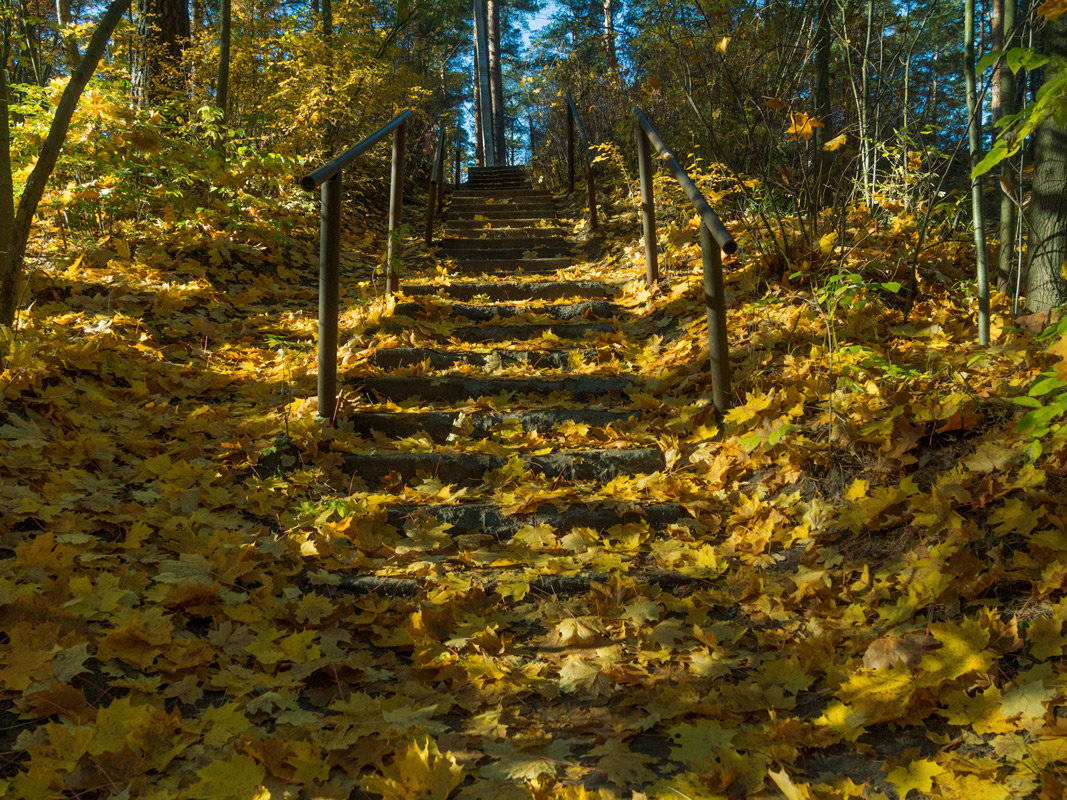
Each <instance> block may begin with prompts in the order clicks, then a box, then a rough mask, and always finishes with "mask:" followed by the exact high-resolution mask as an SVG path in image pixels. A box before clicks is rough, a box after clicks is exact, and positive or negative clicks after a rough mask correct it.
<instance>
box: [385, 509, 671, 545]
mask: <svg viewBox="0 0 1067 800" xmlns="http://www.w3.org/2000/svg"><path fill="white" fill-rule="evenodd" d="M388 519H389V523H390V524H391V525H395V526H396V527H397V528H403V527H404V525H405V524H408V523H410V522H412V521H415V522H419V521H421V520H430V519H432V520H436V521H437V522H438V523H445V524H448V525H451V526H452V529H453V531H454V532H466V531H477V532H480V533H487V534H490V535H493V536H496V537H497V538H499V539H506V538H509V537H511V536H512V535H514V534H515V532H516V531H518V530H519V529H520V528H523V527H526V526H527V525H549V526H550V527H551V528H552V529H553V530H556V531H565V530H570V529H571V528H592V529H594V530H606V529H608V528H610V527H611V526H612V525H618V524H620V523H626V522H640V521H642V520H643V521H645V522H647V523H648V524H649V525H650V526H651V527H653V528H663V527H666V526H667V525H669V524H671V523H672V522H677V521H679V520H681V519H691V517H690V515H689V512H688V511H686V509H685V508H684V507H683V506H682V505H680V504H678V503H648V504H643V505H637V504H633V503H612V504H607V505H605V504H598V505H572V506H568V507H566V508H564V509H558V508H556V507H555V506H554V505H543V506H541V507H540V508H538V509H537V510H536V511H534V512H532V513H528V514H505V513H504V512H503V511H502V510H501V509H500V506H498V505H496V504H495V503H461V504H458V505H431V506H394V507H393V508H390V509H389V517H388Z"/></svg>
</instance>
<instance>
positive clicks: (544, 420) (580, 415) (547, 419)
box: [344, 408, 641, 442]
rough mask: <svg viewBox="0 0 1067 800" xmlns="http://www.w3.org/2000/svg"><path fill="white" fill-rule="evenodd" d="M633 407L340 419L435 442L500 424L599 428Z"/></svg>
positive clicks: (632, 412) (630, 413)
mask: <svg viewBox="0 0 1067 800" xmlns="http://www.w3.org/2000/svg"><path fill="white" fill-rule="evenodd" d="M640 416H641V412H640V411H639V410H637V409H622V410H609V409H605V408H544V409H532V410H530V411H518V412H514V413H508V414H495V413H469V412H467V411H398V412H385V411H360V412H355V413H352V414H349V415H348V416H346V417H345V418H344V420H345V423H346V425H351V426H352V429H353V430H355V431H356V433H359V434H360V435H362V436H368V437H369V436H373V435H374V432H375V431H378V432H380V433H383V434H385V435H387V436H392V437H394V438H398V439H399V438H404V437H407V436H415V435H417V434H420V433H425V434H426V435H428V436H429V437H430V438H431V439H433V440H434V441H438V442H443V441H445V440H446V439H447V438H448V437H449V436H451V435H452V434H453V433H457V432H458V433H461V434H462V435H463V436H466V437H468V438H471V439H484V438H486V437H488V436H490V435H491V434H492V433H494V432H495V431H497V430H499V429H500V428H501V426H504V425H509V424H514V423H516V422H517V423H518V424H519V425H520V426H522V429H523V430H525V431H535V430H536V431H541V432H546V431H551V430H554V429H555V428H558V427H559V426H560V425H564V424H566V423H573V424H577V425H588V426H590V427H593V428H602V427H604V426H605V425H610V424H612V423H621V422H626V421H628V420H632V419H637V418H639V417H640Z"/></svg>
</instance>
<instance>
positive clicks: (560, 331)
mask: <svg viewBox="0 0 1067 800" xmlns="http://www.w3.org/2000/svg"><path fill="white" fill-rule="evenodd" d="M614 332H615V325H614V324H612V323H609V322H585V323H580V324H579V323H560V324H552V323H536V322H531V323H527V324H517V325H493V324H483V325H480V326H478V325H467V326H463V327H459V328H453V329H452V332H451V336H452V337H453V338H454V339H457V340H459V341H461V342H522V341H530V340H532V339H540V338H541V337H543V336H545V335H549V334H550V335H552V336H555V337H556V338H557V339H585V338H587V337H590V336H596V335H598V334H607V333H614Z"/></svg>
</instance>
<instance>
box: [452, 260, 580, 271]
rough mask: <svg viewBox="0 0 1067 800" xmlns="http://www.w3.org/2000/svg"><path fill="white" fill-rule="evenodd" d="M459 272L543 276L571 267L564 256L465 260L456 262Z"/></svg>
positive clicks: (569, 261)
mask: <svg viewBox="0 0 1067 800" xmlns="http://www.w3.org/2000/svg"><path fill="white" fill-rule="evenodd" d="M456 265H457V266H458V267H459V270H460V272H467V273H477V272H494V273H495V272H503V273H509V274H510V273H517V272H526V273H531V274H544V273H546V272H556V271H557V270H561V269H565V268H566V267H569V266H570V265H571V260H570V258H569V257H566V256H553V257H549V258H465V259H463V260H462V261H456Z"/></svg>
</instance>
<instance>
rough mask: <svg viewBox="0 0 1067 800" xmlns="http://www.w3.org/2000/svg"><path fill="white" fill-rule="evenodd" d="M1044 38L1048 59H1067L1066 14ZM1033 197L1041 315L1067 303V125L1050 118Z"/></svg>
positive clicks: (1031, 295)
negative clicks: (1066, 271)
mask: <svg viewBox="0 0 1067 800" xmlns="http://www.w3.org/2000/svg"><path fill="white" fill-rule="evenodd" d="M1044 38H1045V46H1044V52H1045V53H1046V54H1047V55H1050V56H1059V57H1061V58H1067V15H1064V16H1061V17H1060V18H1059V19H1058V20H1056V22H1050V23H1047V24H1046V27H1045V36H1044ZM1046 69H1047V73H1046V77H1045V80H1046V81H1050V80H1053V79H1054V78H1055V77H1056V75H1055V73H1054V72H1053V70H1052V68H1051V65H1050V66H1049V67H1047V68H1046ZM1032 194H1033V200H1032V204H1031V211H1030V222H1031V226H1032V230H1031V232H1030V246H1029V251H1030V275H1029V278H1028V280H1027V284H1026V308H1027V309H1028V310H1029V311H1031V312H1038V311H1048V310H1049V309H1051V308H1054V307H1056V306H1059V305H1062V304H1064V303H1067V280H1065V279H1064V277H1063V272H1062V270H1063V265H1064V262H1067V126H1065V125H1061V124H1059V123H1057V122H1056V120H1055V119H1054V118H1052V117H1050V118H1049V119H1046V120H1045V121H1044V122H1043V123H1041V127H1039V128H1038V129H1037V135H1036V136H1035V139H1034V179H1033V185H1032Z"/></svg>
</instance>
